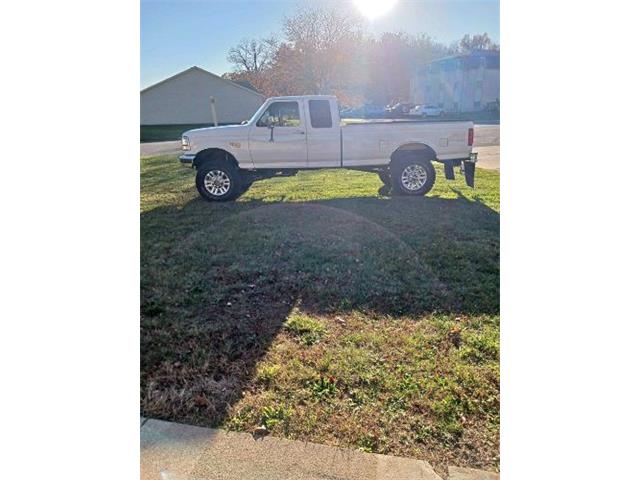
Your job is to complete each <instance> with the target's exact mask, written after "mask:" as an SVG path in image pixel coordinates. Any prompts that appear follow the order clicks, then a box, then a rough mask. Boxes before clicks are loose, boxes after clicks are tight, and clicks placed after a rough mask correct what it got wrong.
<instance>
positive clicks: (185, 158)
mask: <svg viewBox="0 0 640 480" xmlns="http://www.w3.org/2000/svg"><path fill="white" fill-rule="evenodd" d="M472 145H473V123H471V122H459V121H456V122H452V121H438V122H433V121H415V122H412V121H389V120H381V121H378V122H375V121H374V122H360V123H352V124H347V123H344V122H342V121H341V120H340V116H339V113H338V102H337V100H336V97H333V96H328V95H305V96H297V97H273V98H269V99H267V101H265V103H264V104H263V105H262V106H261V107H260V108H259V109H258V111H257V112H256V113H255V114H254V115H253V117H252V118H251V119H250V120H248V121H246V122H243V123H242V124H241V125H229V126H220V127H210V128H199V129H195V130H189V131H187V132H185V133H184V134H183V136H182V150H183V154H182V155H181V156H180V161H181V162H182V163H184V164H187V165H190V166H192V167H194V168H196V169H197V174H196V188H197V189H198V192H200V195H202V197H203V198H204V199H205V200H209V201H225V200H233V199H235V198H237V197H238V196H240V195H241V194H242V193H244V192H245V191H246V190H247V189H248V188H249V186H250V185H251V184H252V183H253V182H254V181H256V180H260V179H264V178H271V177H274V176H291V175H295V174H296V173H297V172H298V171H299V170H303V169H318V168H349V169H355V170H365V171H371V172H374V173H377V174H378V175H379V176H380V179H381V180H382V182H383V183H384V186H385V187H384V188H386V189H387V191H393V193H394V194H403V195H424V194H425V193H427V192H428V191H429V190H431V188H432V187H433V184H434V182H435V176H436V171H435V169H434V167H433V164H432V162H433V161H437V162H442V163H443V164H444V171H445V176H446V178H447V179H453V178H454V167H455V166H460V167H461V171H462V173H463V174H464V176H465V179H466V183H467V185H469V186H470V187H473V183H474V175H475V162H476V155H475V154H473V153H471V147H472Z"/></svg>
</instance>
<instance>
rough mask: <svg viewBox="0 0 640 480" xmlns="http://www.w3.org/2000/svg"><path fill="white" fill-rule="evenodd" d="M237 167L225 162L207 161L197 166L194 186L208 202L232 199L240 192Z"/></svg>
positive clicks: (240, 180) (239, 178)
mask: <svg viewBox="0 0 640 480" xmlns="http://www.w3.org/2000/svg"><path fill="white" fill-rule="evenodd" d="M242 186H243V184H242V178H241V176H240V172H238V169H237V168H235V167H233V166H231V165H229V164H228V163H227V162H215V161H214V162H207V163H205V164H204V165H201V166H200V167H199V168H198V173H196V188H197V189H198V193H200V196H201V197H202V198H204V199H205V200H207V201H208V202H224V201H227V200H234V199H236V198H238V197H239V196H240V195H241V194H242Z"/></svg>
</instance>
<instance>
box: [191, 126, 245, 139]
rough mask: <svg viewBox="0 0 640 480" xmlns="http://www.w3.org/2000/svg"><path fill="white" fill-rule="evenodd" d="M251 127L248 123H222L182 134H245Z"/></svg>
mask: <svg viewBox="0 0 640 480" xmlns="http://www.w3.org/2000/svg"><path fill="white" fill-rule="evenodd" d="M248 128H249V126H248V125H220V126H218V127H205V128H194V129H192V130H187V131H186V132H184V133H183V134H182V135H186V136H187V137H189V138H191V137H200V136H206V137H209V136H215V135H218V134H220V135H225V136H227V135H234V134H236V133H237V134H243V133H245V132H246V131H247V129H248Z"/></svg>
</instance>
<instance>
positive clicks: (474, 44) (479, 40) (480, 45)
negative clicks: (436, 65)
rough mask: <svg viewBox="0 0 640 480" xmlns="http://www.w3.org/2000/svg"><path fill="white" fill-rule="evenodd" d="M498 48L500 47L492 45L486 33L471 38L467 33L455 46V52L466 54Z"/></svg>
mask: <svg viewBox="0 0 640 480" xmlns="http://www.w3.org/2000/svg"><path fill="white" fill-rule="evenodd" d="M499 48H500V46H499V45H498V44H497V43H494V42H493V41H492V40H491V38H489V35H487V34H486V33H483V34H482V35H480V34H477V35H473V36H471V35H469V34H468V33H467V34H466V35H465V36H464V37H462V39H461V40H460V41H459V42H458V44H457V50H458V51H459V52H460V53H468V52H471V51H472V50H497V49H499Z"/></svg>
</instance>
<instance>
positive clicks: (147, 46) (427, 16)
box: [140, 0, 500, 88]
mask: <svg viewBox="0 0 640 480" xmlns="http://www.w3.org/2000/svg"><path fill="white" fill-rule="evenodd" d="M350 1H351V0H316V1H314V2H311V1H309V0H302V1H300V0H196V1H193V0H142V1H141V4H140V63H141V65H140V87H141V88H144V87H147V86H149V85H152V84H154V83H156V82H158V81H160V80H162V79H164V78H166V77H168V76H170V75H173V74H175V73H178V72H180V71H182V70H184V69H186V68H189V67H191V66H193V65H198V66H200V67H202V68H205V69H207V70H209V71H211V72H214V73H216V74H218V75H221V74H222V73H224V72H226V71H229V70H231V65H229V63H228V62H227V60H226V57H227V51H228V50H229V48H231V47H232V46H234V45H236V44H237V43H238V42H239V41H240V40H242V39H243V38H252V37H256V38H259V37H263V36H266V35H269V34H271V33H273V34H279V32H280V30H281V29H280V26H281V24H282V19H283V17H285V16H286V15H290V14H292V13H295V12H296V10H297V8H298V7H299V6H301V5H307V4H314V3H329V4H340V3H347V2H350ZM499 9H500V7H499V2H498V0H399V1H398V4H397V5H396V6H395V7H394V8H393V10H391V11H390V12H389V13H387V14H385V15H384V16H383V17H380V18H378V19H376V20H373V21H368V22H367V27H368V31H369V32H370V33H372V34H374V35H375V34H379V33H381V32H384V31H394V32H395V31H405V32H408V33H425V34H427V35H430V36H432V37H434V38H435V39H436V40H439V41H441V42H444V43H450V42H453V41H455V40H457V39H459V38H461V37H462V36H463V35H464V34H465V33H484V32H487V33H488V34H489V36H490V37H491V38H492V39H493V40H494V41H498V42H499V40H500V28H499V23H500V20H499Z"/></svg>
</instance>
